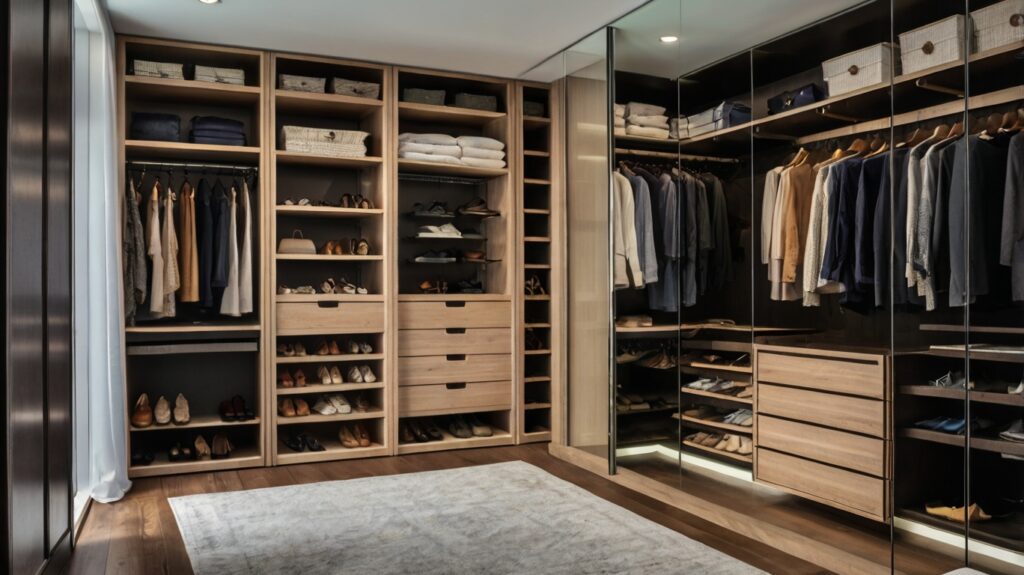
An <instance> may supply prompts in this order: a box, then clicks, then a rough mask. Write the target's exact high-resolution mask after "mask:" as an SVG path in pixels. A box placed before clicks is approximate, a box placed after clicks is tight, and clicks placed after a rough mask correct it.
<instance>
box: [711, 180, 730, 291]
mask: <svg viewBox="0 0 1024 575" xmlns="http://www.w3.org/2000/svg"><path fill="white" fill-rule="evenodd" d="M704 187H705V188H706V189H707V190H708V200H709V201H708V205H709V208H710V217H711V242H712V245H713V250H712V252H711V255H710V258H709V262H708V265H709V268H710V269H709V284H710V286H711V287H712V288H721V287H723V286H725V284H726V282H727V281H728V280H729V277H730V276H731V275H732V242H731V239H730V237H729V207H728V205H727V204H726V198H725V189H724V188H723V187H722V181H721V180H719V179H718V178H716V177H715V176H712V175H710V174H709V175H707V176H705V178H704Z"/></svg>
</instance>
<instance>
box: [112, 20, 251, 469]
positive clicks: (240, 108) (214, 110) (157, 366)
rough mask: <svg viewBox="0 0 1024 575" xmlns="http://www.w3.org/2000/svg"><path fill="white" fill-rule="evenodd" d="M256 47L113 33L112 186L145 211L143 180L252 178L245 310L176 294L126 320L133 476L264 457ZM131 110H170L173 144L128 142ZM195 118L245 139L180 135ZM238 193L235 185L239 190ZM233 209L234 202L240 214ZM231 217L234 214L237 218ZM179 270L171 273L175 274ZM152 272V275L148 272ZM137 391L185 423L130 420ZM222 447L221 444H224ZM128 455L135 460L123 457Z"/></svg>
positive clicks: (167, 184) (167, 186)
mask: <svg viewBox="0 0 1024 575" xmlns="http://www.w3.org/2000/svg"><path fill="white" fill-rule="evenodd" d="M265 59H266V58H265V53H263V52H260V51H254V50H245V49H237V48H226V47H221V46H211V45H204V44H194V43H187V42H176V41H169V40H157V39H149V38H139V37H130V36H120V37H118V39H117V99H118V106H117V110H118V132H119V134H118V140H119V150H118V152H119V157H120V158H121V160H123V161H124V162H125V170H124V172H123V178H122V180H121V186H120V188H119V189H120V190H121V193H127V189H128V181H129V180H128V178H132V179H133V180H134V181H135V182H136V184H139V183H140V180H141V185H139V187H138V188H137V191H138V193H139V194H140V195H141V196H142V198H143V201H142V202H141V204H140V215H142V216H143V217H144V214H145V211H144V210H145V207H146V205H147V202H148V197H149V194H150V193H151V190H152V188H153V183H154V181H155V180H156V179H159V181H160V183H161V187H162V189H163V190H164V192H165V193H166V191H168V190H170V191H173V192H174V193H176V194H177V193H179V192H180V189H181V186H182V184H183V183H184V182H185V180H186V178H187V179H188V181H189V182H190V183H191V184H192V185H193V186H197V185H198V183H199V180H200V179H207V180H208V181H211V182H212V181H214V180H220V181H221V182H222V183H223V184H224V185H225V186H226V187H230V185H231V184H232V183H233V182H234V181H240V179H241V178H242V177H246V178H247V179H248V182H249V184H250V188H249V193H250V195H249V202H250V206H251V214H252V216H251V217H252V219H251V225H252V239H251V245H252V254H251V255H252V269H253V274H252V277H250V278H240V281H251V282H252V294H253V312H251V313H247V314H244V315H242V316H241V317H231V316H227V315H221V314H220V313H218V312H217V311H216V310H214V309H208V308H202V307H200V305H199V304H198V303H190V302H182V301H180V292H178V294H177V295H176V296H175V297H176V299H177V301H176V302H175V314H174V316H173V317H156V316H154V315H152V314H151V313H150V312H149V307H150V301H149V300H148V299H147V300H146V301H145V302H143V304H141V305H140V306H139V311H138V312H137V315H136V318H135V323H134V325H126V326H125V328H124V335H125V338H124V340H125V356H126V369H125V396H126V405H125V406H124V409H125V412H126V415H127V419H128V422H129V423H128V424H127V427H126V429H125V435H126V438H127V445H128V449H127V452H128V456H129V461H128V475H129V477H131V478H139V477H151V476H161V475H171V474H178V473H190V472H199V471H216V470H224V469H239V468H245V467H258V466H262V465H265V464H266V463H267V461H268V458H267V457H266V453H265V450H264V445H265V443H266V442H265V437H266V435H265V434H266V426H265V425H264V423H265V421H266V417H265V416H264V413H263V411H264V407H265V400H264V397H263V386H262V385H261V381H262V379H263V366H264V358H263V345H262V343H261V342H262V341H263V338H264V336H265V333H266V332H265V328H266V324H265V320H266V314H265V311H264V309H265V305H266V297H267V296H266V293H267V292H266V289H267V288H266V286H265V285H264V283H263V278H264V274H263V273H262V272H263V270H265V269H266V267H265V266H266V258H265V252H264V250H263V244H264V242H263V241H262V238H263V237H264V234H265V226H264V223H263V222H264V217H265V214H266V213H267V209H268V206H267V205H265V202H264V200H263V198H265V197H266V194H265V193H264V190H265V189H266V185H267V178H266V168H267V166H266V163H265V162H264V155H263V144H264V142H265V140H266V137H265V134H264V133H263V130H264V122H263V117H264V113H265V110H266V102H265V97H264V89H263V88H264V86H263V83H264V81H265V77H264V66H265ZM136 60H147V61H155V62H170V63H178V64H183V65H185V66H184V69H185V74H184V78H180V79H178V78H170V77H159V78H154V77H147V76H142V75H136V74H134V70H135V66H134V63H135V61H136ZM189 65H206V66H217V67H226V68H235V69H242V70H243V71H244V73H245V80H244V84H242V85H234V84H221V83H213V82H203V81H197V80H193V79H191V78H192V74H191V71H190V66H189ZM136 113H160V114H173V115H176V116H178V118H179V122H180V136H179V137H180V141H153V140H139V139H132V137H131V135H132V121H133V115H134V114H136ZM195 116H217V117H222V118H228V119H232V120H237V121H240V122H242V124H243V125H244V130H245V132H246V133H245V136H246V143H245V145H243V146H225V145H212V144H198V143H193V142H189V141H188V139H189V124H190V122H191V120H192V118H193V117H195ZM239 191H241V189H240V188H239ZM180 199H181V198H180V197H178V198H177V201H176V202H175V210H174V212H173V213H172V214H170V217H172V218H173V219H174V222H175V227H176V228H177V229H176V234H178V235H179V241H178V244H179V249H182V246H183V243H184V242H183V241H182V240H181V239H180V234H181V233H182V230H181V228H180V225H179V224H178V221H179V213H178V210H179V209H180V203H179V202H180ZM239 211H241V210H239ZM239 217H240V218H241V216H239ZM179 273H180V272H179ZM150 277H151V276H150ZM142 394H146V395H147V396H148V398H149V402H150V406H151V407H152V408H155V407H156V404H157V402H158V400H159V398H160V397H161V396H162V397H164V398H165V399H166V400H167V401H168V402H169V403H170V407H171V409H172V410H173V408H174V406H175V400H176V398H177V396H178V394H181V395H182V396H183V398H184V400H185V401H186V402H187V404H188V416H189V417H188V420H187V422H180V423H175V422H174V419H173V418H172V421H171V422H170V423H166V424H162V425H161V424H157V423H155V421H154V423H153V424H152V425H148V426H144V427H136V426H133V425H132V424H131V416H132V414H133V413H134V410H135V403H136V401H137V400H138V398H139V397H140V396H141V395H142ZM235 396H238V397H239V398H240V399H241V400H242V401H244V403H245V405H246V407H247V409H249V410H252V411H253V412H254V413H253V417H252V418H249V419H245V420H242V421H239V420H236V419H234V418H228V419H225V418H222V417H221V415H220V405H221V402H223V401H225V400H231V399H232V398H233V397H235ZM218 435H219V436H222V437H223V438H226V439H227V441H228V442H230V444H231V446H232V447H233V449H231V450H230V452H229V453H227V454H226V456H225V457H221V456H222V455H224V454H222V453H218V454H217V455H218V457H217V458H213V457H205V458H200V459H195V458H182V459H177V460H175V461H171V455H170V450H171V449H172V448H173V447H175V446H176V445H178V446H181V447H188V448H194V444H195V442H196V440H197V439H198V438H199V437H202V438H203V441H205V442H206V443H207V445H209V446H211V447H213V444H214V441H213V439H214V437H215V436H218ZM221 445H226V443H225V442H222V443H221ZM133 455H135V457H132V456H133Z"/></svg>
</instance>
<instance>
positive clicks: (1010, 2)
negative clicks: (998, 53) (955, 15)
mask: <svg viewBox="0 0 1024 575" xmlns="http://www.w3.org/2000/svg"><path fill="white" fill-rule="evenodd" d="M971 21H972V22H973V25H974V50H975V51H976V52H984V51H986V50H991V49H993V48H999V47H1000V46H1005V45H1007V44H1012V43H1014V42H1020V41H1021V40H1024V0H1004V1H1003V2H999V3H998V4H993V5H991V6H988V7H986V8H982V9H980V10H975V11H974V12H971Z"/></svg>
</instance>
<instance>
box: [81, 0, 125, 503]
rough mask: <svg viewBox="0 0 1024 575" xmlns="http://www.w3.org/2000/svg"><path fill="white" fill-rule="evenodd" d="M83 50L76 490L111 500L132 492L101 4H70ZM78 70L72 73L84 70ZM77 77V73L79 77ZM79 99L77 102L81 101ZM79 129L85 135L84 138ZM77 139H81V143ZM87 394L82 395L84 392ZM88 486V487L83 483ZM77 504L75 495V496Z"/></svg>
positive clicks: (110, 92) (110, 71)
mask: <svg viewBox="0 0 1024 575" xmlns="http://www.w3.org/2000/svg"><path fill="white" fill-rule="evenodd" d="M75 4H76V6H77V8H78V10H79V15H80V17H81V21H80V24H81V25H82V26H83V27H84V30H80V31H79V32H85V31H87V32H88V37H87V39H86V38H84V37H83V38H81V41H80V42H76V45H77V46H83V47H85V46H87V48H88V49H87V51H86V53H84V54H82V53H76V54H75V58H76V60H78V62H77V64H76V65H81V66H86V65H87V66H88V70H87V72H88V73H87V75H86V76H85V78H84V79H83V81H81V82H79V83H78V85H76V87H75V88H76V90H79V93H76V95H75V99H76V106H75V110H76V113H77V114H78V115H79V116H80V115H81V114H82V112H83V111H84V112H85V113H86V118H85V119H82V118H80V117H78V118H76V121H75V128H76V134H75V138H76V146H75V147H76V152H78V153H77V154H76V156H75V171H76V175H75V178H76V184H77V185H76V188H75V197H74V201H75V226H76V227H75V236H74V237H75V254H74V257H75V264H74V265H75V282H74V293H75V392H76V395H77V397H76V406H77V410H76V413H75V417H76V418H78V421H79V422H80V423H81V424H82V425H76V432H77V433H78V434H79V435H81V434H82V433H85V434H87V436H88V437H87V439H86V438H82V437H77V438H76V441H75V444H76V446H81V447H85V448H86V452H85V453H81V449H79V452H78V453H76V457H78V458H83V457H84V458H86V461H79V462H78V463H81V465H78V464H77V463H76V467H77V468H79V469H81V470H82V471H83V472H84V471H85V470H86V469H87V473H81V474H79V478H80V483H79V485H77V492H78V494H79V495H81V496H86V495H88V496H91V497H92V498H93V499H95V500H97V501H100V502H109V501H116V500H118V499H120V498H121V497H123V496H124V494H125V493H126V492H127V491H128V489H130V488H131V482H130V481H129V480H128V469H127V461H128V458H127V454H126V449H127V447H126V445H125V443H126V442H125V433H124V430H125V419H126V414H125V410H124V405H125V401H124V377H125V370H124V356H123V351H122V350H123V349H124V346H123V335H122V331H121V325H122V323H123V321H124V320H123V313H122V309H123V303H122V301H121V288H120V286H121V281H122V280H121V273H120V268H121V266H120V259H121V226H120V219H121V218H120V208H121V202H122V197H123V192H122V190H121V187H120V185H119V181H118V180H119V179H118V173H119V172H118V170H119V169H120V167H119V166H118V165H117V120H116V119H117V116H116V114H117V111H116V109H115V108H116V94H117V92H116V90H115V79H116V77H117V75H116V73H115V62H116V58H115V56H114V53H115V52H114V33H113V30H112V29H111V27H110V21H109V20H108V18H107V14H106V10H105V8H104V6H103V2H102V0H75ZM81 71H82V70H80V69H79V70H76V72H81ZM79 78H82V76H81V75H80V74H76V79H79ZM80 98H81V99H80ZM83 130H84V132H85V133H82V132H83ZM79 138H81V139H79ZM83 394H84V395H85V396H86V397H82V395H83ZM82 483H85V484H82ZM76 499H77V497H76Z"/></svg>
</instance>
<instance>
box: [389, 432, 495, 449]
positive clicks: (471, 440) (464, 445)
mask: <svg viewBox="0 0 1024 575" xmlns="http://www.w3.org/2000/svg"><path fill="white" fill-rule="evenodd" d="M441 434H442V435H444V438H443V439H441V440H440V441H426V442H423V443H399V444H398V449H397V451H398V455H408V454H412V453H428V452H431V451H446V450H449V449H473V448H475V447H494V446H499V445H511V444H512V443H514V438H513V437H512V434H511V433H509V432H508V431H505V430H501V429H497V428H494V434H493V435H491V436H489V437H468V438H460V437H455V436H454V435H452V434H451V433H448V431H446V430H441Z"/></svg>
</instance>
